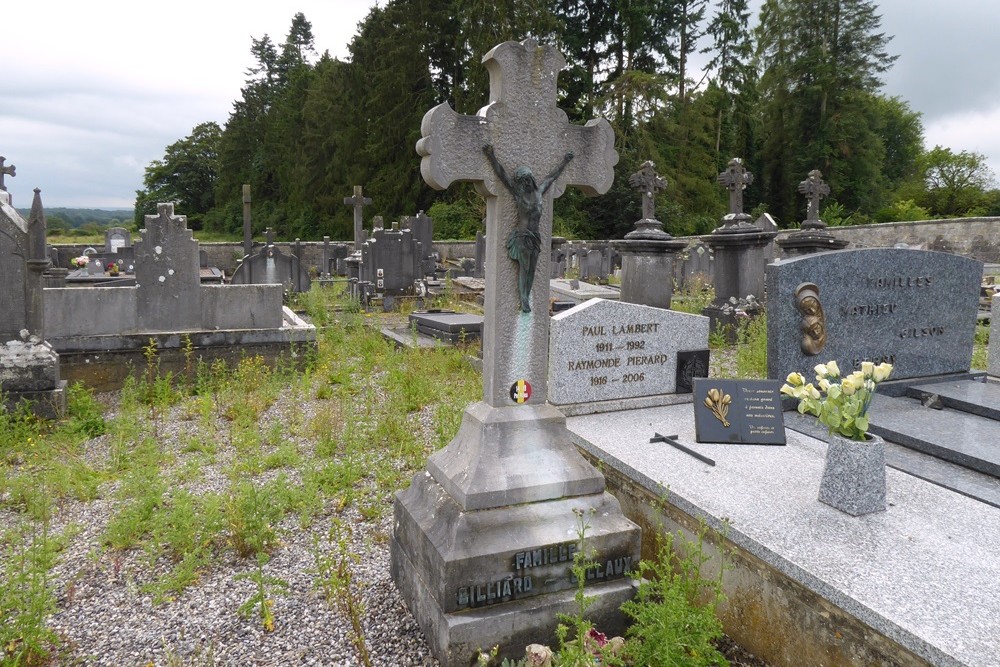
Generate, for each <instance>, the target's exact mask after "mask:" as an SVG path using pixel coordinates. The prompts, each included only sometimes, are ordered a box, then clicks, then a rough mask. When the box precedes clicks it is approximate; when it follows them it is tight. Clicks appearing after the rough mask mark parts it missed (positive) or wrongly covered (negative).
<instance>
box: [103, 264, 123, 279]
mask: <svg viewBox="0 0 1000 667" xmlns="http://www.w3.org/2000/svg"><path fill="white" fill-rule="evenodd" d="M105 268H106V269H107V271H108V275H111V276H117V275H118V273H119V270H120V269H119V266H118V264H116V263H115V262H111V263H110V264H108V265H107V266H106V267H105Z"/></svg>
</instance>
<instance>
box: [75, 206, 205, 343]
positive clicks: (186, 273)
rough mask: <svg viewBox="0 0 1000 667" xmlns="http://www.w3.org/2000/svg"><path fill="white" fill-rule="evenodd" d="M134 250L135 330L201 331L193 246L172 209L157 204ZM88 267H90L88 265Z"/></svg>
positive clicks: (182, 219) (195, 246)
mask: <svg viewBox="0 0 1000 667" xmlns="http://www.w3.org/2000/svg"><path fill="white" fill-rule="evenodd" d="M156 210H157V215H147V216H146V228H145V229H143V230H142V238H141V239H140V240H139V241H138V242H137V243H136V244H135V261H136V264H135V282H136V325H137V326H138V328H139V329H140V330H142V331H184V330H191V329H198V328H200V326H201V297H200V292H199V287H200V284H201V279H200V270H199V261H198V242H197V241H195V240H194V237H193V236H192V234H191V230H190V229H188V228H187V217H186V216H183V215H174V205H173V204H157V207H156ZM91 264H93V262H91Z"/></svg>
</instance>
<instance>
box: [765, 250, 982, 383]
mask: <svg viewBox="0 0 1000 667" xmlns="http://www.w3.org/2000/svg"><path fill="white" fill-rule="evenodd" d="M982 272H983V265H982V263H981V262H978V261H976V260H973V259H968V258H966V257H959V256H958V255H950V254H947V253H941V252H929V251H921V250H901V249H895V248H868V249H862V250H839V251H833V252H825V253H818V254H814V255H809V256H805V257H801V258H797V259H790V260H783V261H778V262H775V263H774V264H771V265H769V266H768V267H767V295H768V299H767V339H768V340H767V357H768V360H767V362H768V363H767V365H768V377H770V378H773V379H784V378H785V376H786V375H787V374H788V373H790V372H792V371H798V372H800V373H803V374H805V375H806V376H807V377H809V376H811V374H812V368H813V367H814V366H815V365H816V364H819V363H825V362H827V361H830V360H835V361H836V362H837V364H838V365H839V366H840V368H841V370H843V371H845V372H850V370H851V369H854V368H857V367H859V366H860V364H861V362H862V361H873V362H875V363H880V362H882V361H888V362H890V363H892V364H893V366H894V370H893V374H892V378H893V379H896V380H899V379H904V378H914V377H923V376H928V375H940V374H946V373H962V372H967V371H968V370H969V365H970V363H971V360H972V345H973V338H974V335H975V324H976V311H977V309H978V302H979V283H980V279H981V277H982Z"/></svg>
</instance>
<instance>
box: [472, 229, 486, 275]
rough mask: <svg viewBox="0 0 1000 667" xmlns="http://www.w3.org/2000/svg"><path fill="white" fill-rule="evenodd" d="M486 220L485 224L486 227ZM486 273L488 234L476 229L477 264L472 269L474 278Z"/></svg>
mask: <svg viewBox="0 0 1000 667" xmlns="http://www.w3.org/2000/svg"><path fill="white" fill-rule="evenodd" d="M485 222H486V221H485V220H484V221H483V223H484V224H483V226H484V227H485V226H486V225H485ZM485 275H486V235H485V234H483V233H482V232H481V231H479V230H476V266H475V268H474V269H473V271H472V276H473V277H474V278H482V277H483V276H485Z"/></svg>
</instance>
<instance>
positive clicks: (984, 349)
mask: <svg viewBox="0 0 1000 667" xmlns="http://www.w3.org/2000/svg"><path fill="white" fill-rule="evenodd" d="M998 298H1000V297H998ZM989 344H990V327H989V326H988V325H986V324H985V323H983V322H980V323H978V324H976V335H975V339H974V340H973V345H972V368H973V369H975V370H980V371H985V370H986V365H987V363H988V350H989ZM998 344H1000V343H998Z"/></svg>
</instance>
